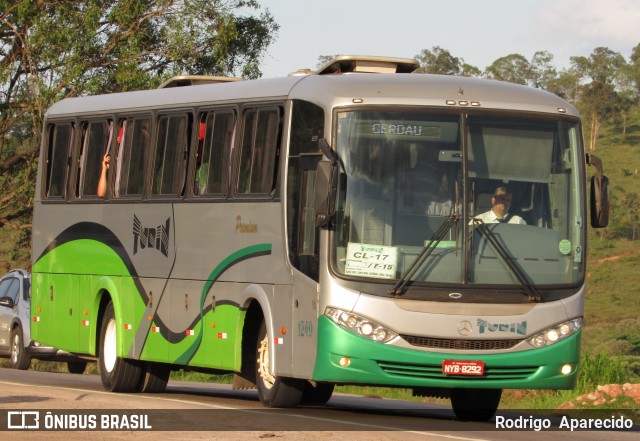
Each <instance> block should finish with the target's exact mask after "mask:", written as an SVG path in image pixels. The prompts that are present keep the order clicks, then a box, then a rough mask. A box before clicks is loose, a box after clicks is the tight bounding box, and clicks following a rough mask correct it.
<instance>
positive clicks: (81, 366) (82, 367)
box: [67, 361, 87, 375]
mask: <svg viewBox="0 0 640 441" xmlns="http://www.w3.org/2000/svg"><path fill="white" fill-rule="evenodd" d="M67 370H68V371H69V373H70V374H78V375H82V374H84V371H86V370H87V362H86V361H68V362H67Z"/></svg>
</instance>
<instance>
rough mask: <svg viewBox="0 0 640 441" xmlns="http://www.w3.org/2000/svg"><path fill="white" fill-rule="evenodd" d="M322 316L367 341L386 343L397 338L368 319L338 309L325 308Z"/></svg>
mask: <svg viewBox="0 0 640 441" xmlns="http://www.w3.org/2000/svg"><path fill="white" fill-rule="evenodd" d="M324 315H325V316H326V317H328V318H330V319H331V320H332V321H333V322H334V323H336V324H338V325H340V326H342V327H343V328H345V329H348V330H349V331H352V332H355V333H356V334H358V335H362V336H363V337H367V338H368V339H369V340H373V341H377V342H380V343H387V342H389V341H391V340H393V339H394V338H396V337H397V336H398V334H396V333H395V332H393V331H392V330H390V329H389V328H386V327H384V326H382V325H381V324H379V323H376V322H374V321H372V320H369V319H368V318H365V317H362V316H359V315H358V314H354V313H352V312H347V311H343V310H342V309H338V308H327V309H326V310H325V311H324Z"/></svg>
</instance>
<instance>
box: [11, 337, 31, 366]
mask: <svg viewBox="0 0 640 441" xmlns="http://www.w3.org/2000/svg"><path fill="white" fill-rule="evenodd" d="M29 366H31V357H29V356H28V355H27V353H26V351H25V350H24V340H22V328H21V327H20V326H16V327H15V328H13V330H12V331H11V367H12V368H14V369H20V370H23V371H24V370H27V369H29Z"/></svg>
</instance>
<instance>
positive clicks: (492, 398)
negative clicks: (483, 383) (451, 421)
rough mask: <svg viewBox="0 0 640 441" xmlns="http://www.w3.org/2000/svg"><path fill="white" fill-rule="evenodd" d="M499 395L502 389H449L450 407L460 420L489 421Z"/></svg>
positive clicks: (496, 406)
mask: <svg viewBox="0 0 640 441" xmlns="http://www.w3.org/2000/svg"><path fill="white" fill-rule="evenodd" d="M501 396H502V389H451V407H452V408H453V413H455V414H456V417H457V418H458V419H460V420H462V421H489V420H490V419H491V418H493V416H494V415H495V414H496V411H497V410H498V405H499V404H500V397H501Z"/></svg>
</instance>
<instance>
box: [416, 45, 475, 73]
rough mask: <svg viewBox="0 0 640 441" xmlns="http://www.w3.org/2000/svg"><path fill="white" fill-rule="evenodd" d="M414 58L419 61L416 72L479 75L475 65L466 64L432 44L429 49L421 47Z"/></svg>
mask: <svg viewBox="0 0 640 441" xmlns="http://www.w3.org/2000/svg"><path fill="white" fill-rule="evenodd" d="M414 58H415V59H416V60H417V61H418V62H419V63H420V67H419V68H418V69H417V70H416V72H418V73H430V74H440V75H462V76H480V70H479V69H478V68H477V67H475V66H472V65H470V64H466V63H465V62H464V60H463V59H462V58H458V57H454V56H453V55H451V53H450V52H449V51H448V50H446V49H442V48H441V47H439V46H433V47H432V48H431V50H429V49H423V50H422V52H420V53H419V54H418V55H416V56H415V57H414Z"/></svg>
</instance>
